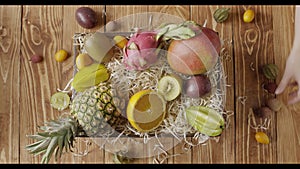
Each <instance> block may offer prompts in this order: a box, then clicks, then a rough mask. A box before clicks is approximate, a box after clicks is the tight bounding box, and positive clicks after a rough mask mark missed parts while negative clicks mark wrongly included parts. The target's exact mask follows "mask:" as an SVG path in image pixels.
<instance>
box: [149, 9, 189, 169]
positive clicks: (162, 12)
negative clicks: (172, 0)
mask: <svg viewBox="0 0 300 169" xmlns="http://www.w3.org/2000/svg"><path fill="white" fill-rule="evenodd" d="M148 11H149V12H153V13H155V14H154V15H153V21H152V22H153V23H152V25H153V26H154V27H155V26H159V25H160V24H162V23H168V22H172V23H181V22H182V21H185V20H189V19H190V6H189V5H150V6H149V7H148ZM174 139H175V138H174ZM174 139H173V144H174V145H173V147H174V148H173V149H170V150H168V151H167V153H168V155H169V156H170V157H167V158H166V160H164V161H163V163H164V164H166V163H167V164H173V163H174V164H180V163H190V162H191V151H187V152H183V151H182V148H183V145H184V142H183V141H181V142H180V143H178V142H177V141H176V140H174ZM173 155H176V156H173ZM161 156H163V154H162V155H161ZM162 158H163V157H162Z"/></svg>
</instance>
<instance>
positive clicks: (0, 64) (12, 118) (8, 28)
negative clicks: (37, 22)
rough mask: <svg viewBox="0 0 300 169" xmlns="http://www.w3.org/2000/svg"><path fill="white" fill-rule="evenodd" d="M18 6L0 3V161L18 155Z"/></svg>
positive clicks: (19, 33)
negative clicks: (0, 4)
mask: <svg viewBox="0 0 300 169" xmlns="http://www.w3.org/2000/svg"><path fill="white" fill-rule="evenodd" d="M21 10H22V7H21V6H0V93H1V99H0V127H1V128H2V130H1V133H0V140H1V141H0V163H18V162H19V159H20V157H19V147H18V145H19V143H20V140H19V135H20V126H19V118H20V114H19V113H20V106H19V102H20V81H21V79H20V59H21V57H20V48H21V42H20V40H21V32H20V29H21ZM10 18H14V19H10Z"/></svg>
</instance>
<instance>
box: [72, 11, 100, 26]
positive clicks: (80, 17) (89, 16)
mask: <svg viewBox="0 0 300 169" xmlns="http://www.w3.org/2000/svg"><path fill="white" fill-rule="evenodd" d="M75 18H76V21H77V23H78V24H79V25H80V26H82V27H83V28H86V29H91V28H94V27H95V26H96V25H97V22H98V21H97V15H96V12H95V11H94V10H93V9H91V8H89V7H80V8H78V9H77V10H76V12H75Z"/></svg>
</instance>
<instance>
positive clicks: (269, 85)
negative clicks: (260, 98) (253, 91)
mask: <svg viewBox="0 0 300 169" xmlns="http://www.w3.org/2000/svg"><path fill="white" fill-rule="evenodd" d="M276 88H277V84H276V83H275V82H268V83H265V84H264V89H265V90H267V91H268V92H269V93H272V94H274V93H275V90H276Z"/></svg>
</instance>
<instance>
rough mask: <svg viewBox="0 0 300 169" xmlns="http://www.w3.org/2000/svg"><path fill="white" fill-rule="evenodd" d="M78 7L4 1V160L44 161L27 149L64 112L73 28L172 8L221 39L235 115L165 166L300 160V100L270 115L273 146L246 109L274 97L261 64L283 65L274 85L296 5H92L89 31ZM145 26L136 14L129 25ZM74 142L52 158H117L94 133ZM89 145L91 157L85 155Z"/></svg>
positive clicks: (0, 41)
mask: <svg viewBox="0 0 300 169" xmlns="http://www.w3.org/2000/svg"><path fill="white" fill-rule="evenodd" d="M86 6H88V5H86ZM78 7H80V6H77V5H68V6H63V5H56V6H41V5H34V6H22V5H20V6H0V91H1V100H0V127H2V128H3V129H4V130H2V131H1V133H0V140H1V141H0V163H39V161H40V159H41V156H36V157H35V156H33V155H31V154H29V153H28V152H27V151H26V150H25V146H26V145H27V144H29V143H31V142H32V140H30V139H29V138H27V137H26V135H27V134H33V133H35V132H37V131H38V130H37V128H38V126H40V125H42V124H43V123H44V122H45V121H48V120H50V119H53V118H56V117H58V116H59V115H60V114H61V112H59V111H56V110H54V109H52V108H51V106H50V100H49V99H50V97H51V95H52V94H53V93H54V92H56V91H57V88H60V89H63V88H64V87H65V86H66V84H67V83H68V81H69V79H71V78H72V75H73V65H74V57H75V56H74V53H73V51H72V43H73V41H72V36H73V35H74V33H80V32H94V31H97V30H99V29H100V28H102V27H103V26H104V25H105V23H108V22H109V21H112V20H117V19H120V18H122V17H126V16H128V15H132V14H136V13H142V12H160V13H167V14H171V15H174V16H177V17H179V18H181V19H183V20H194V21H196V22H197V23H199V24H203V23H204V22H206V26H207V27H210V28H213V29H214V30H216V31H217V32H219V35H220V37H221V39H223V40H224V50H223V51H222V53H221V56H220V57H221V59H222V63H223V67H224V72H225V75H226V83H227V86H226V111H227V112H228V113H233V115H232V116H230V117H229V120H230V123H229V125H228V128H227V129H226V130H225V132H224V133H223V134H222V135H221V137H220V138H219V140H218V141H215V140H210V141H208V142H207V143H206V144H203V145H199V146H197V147H193V148H192V149H190V150H188V151H186V152H184V150H183V147H184V144H183V143H180V144H178V145H176V146H175V147H174V148H173V149H171V150H169V151H168V153H170V154H181V155H180V156H170V157H169V158H167V159H166V160H165V161H164V162H163V163H169V164H172V163H196V164H198V163H299V162H300V131H299V126H298V123H299V122H300V115H299V112H300V105H299V104H295V105H291V106H287V111H280V112H277V113H275V114H273V115H272V117H271V123H270V127H269V129H268V130H267V131H266V132H267V134H268V135H269V136H270V139H271V142H270V144H268V145H262V144H259V143H257V142H256V141H255V138H254V135H255V132H256V130H255V129H253V128H251V127H249V125H248V114H249V109H250V108H254V107H258V106H261V105H264V104H265V103H264V102H265V98H267V97H272V95H270V94H267V93H266V92H265V91H264V90H263V89H262V87H261V85H262V83H263V82H265V81H266V79H264V77H263V76H262V75H261V74H260V72H259V70H260V67H261V66H262V65H263V64H265V63H276V64H277V65H278V66H279V67H280V72H279V76H278V78H277V79H276V82H277V83H279V81H280V78H281V77H282V75H283V71H284V68H285V61H286V58H287V56H288V54H289V51H290V49H291V46H292V41H293V35H294V6H265V5H264V6H261V5H256V6H248V5H245V6H244V5H241V6H219V5H205V6H202V5H201V6H198V5H184V6H179V5H148V6H145V5H141V6H139V5H134V6H122V5H116V6H114V5H105V6H104V5H91V6H89V7H91V8H92V9H94V10H95V11H96V12H97V15H98V18H99V23H98V25H97V27H96V28H94V29H90V30H88V29H84V28H82V27H80V26H79V25H78V24H77V23H76V21H75V11H76V9H77V8H78ZM220 7H229V8H231V10H230V14H229V18H228V19H227V20H226V21H225V22H224V23H217V22H215V21H214V19H213V12H214V11H215V10H216V9H217V8H220ZM248 8H252V9H253V10H254V11H255V19H254V21H253V22H251V23H244V22H243V21H242V15H243V12H244V11H245V10H246V9H248ZM104 15H105V16H104ZM105 18H106V20H105ZM147 23H148V21H147V20H138V19H137V18H135V17H132V20H131V21H130V22H128V23H127V25H126V30H128V28H132V27H135V26H139V25H145V24H147ZM124 29H125V28H124ZM59 49H65V50H67V51H68V52H69V58H68V59H67V60H66V61H64V62H62V63H58V62H56V61H55V60H54V58H53V57H54V54H55V52H56V51H57V50H59ZM32 54H40V55H42V56H44V61H43V62H42V63H39V64H33V63H31V62H30V61H29V58H30V56H31V55H32ZM287 93H288V90H287V91H286V92H284V94H283V95H279V96H277V97H278V98H279V99H281V100H282V101H284V102H285V103H286V101H287V97H288V94H287ZM243 99H244V100H243ZM257 122H262V121H261V120H260V119H257ZM75 147H77V152H75V154H77V155H74V154H73V153H65V154H64V155H63V157H62V158H61V159H60V160H59V161H54V160H53V159H52V160H51V161H50V163H113V161H112V159H113V158H112V153H109V152H107V151H104V150H103V149H101V148H99V146H98V145H97V144H96V143H95V142H94V141H93V140H91V139H89V138H78V139H77V141H76V145H75ZM87 148H88V150H89V152H88V154H87V155H83V156H80V154H81V153H84V151H85V150H86V149H87ZM146 149H147V147H145V150H146ZM153 160H154V157H149V158H140V159H134V160H133V161H132V163H149V164H152V163H153Z"/></svg>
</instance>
